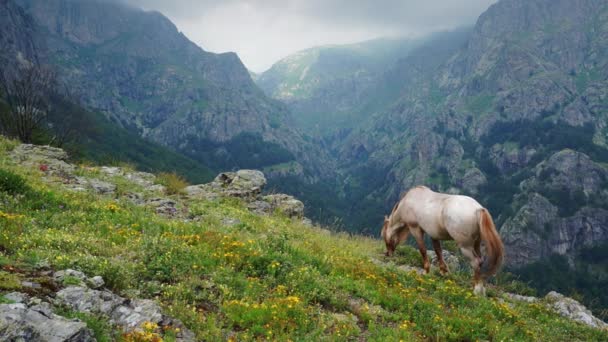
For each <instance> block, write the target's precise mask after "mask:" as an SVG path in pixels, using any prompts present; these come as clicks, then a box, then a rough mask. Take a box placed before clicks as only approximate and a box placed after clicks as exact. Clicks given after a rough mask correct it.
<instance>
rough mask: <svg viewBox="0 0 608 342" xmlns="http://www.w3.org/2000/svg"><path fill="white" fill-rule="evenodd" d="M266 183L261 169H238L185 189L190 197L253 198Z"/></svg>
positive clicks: (210, 198)
mask: <svg viewBox="0 0 608 342" xmlns="http://www.w3.org/2000/svg"><path fill="white" fill-rule="evenodd" d="M264 185H266V177H264V174H263V173H262V172H261V171H257V170H239V171H237V172H223V173H220V174H219V175H218V176H217V177H215V179H214V180H213V182H211V183H208V184H199V185H191V186H188V187H186V189H185V191H186V193H187V194H188V195H189V196H190V197H194V198H203V199H208V200H212V199H215V198H218V197H220V196H225V197H239V198H245V199H247V198H255V197H256V196H257V195H259V194H260V193H261V192H262V188H263V187H264Z"/></svg>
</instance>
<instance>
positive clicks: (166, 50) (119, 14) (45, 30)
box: [19, 0, 323, 175]
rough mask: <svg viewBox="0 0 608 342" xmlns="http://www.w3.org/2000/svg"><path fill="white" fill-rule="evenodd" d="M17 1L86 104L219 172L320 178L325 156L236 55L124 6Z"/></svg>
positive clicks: (155, 15)
mask: <svg viewBox="0 0 608 342" xmlns="http://www.w3.org/2000/svg"><path fill="white" fill-rule="evenodd" d="M19 3H20V4H21V5H22V6H23V8H24V9H25V10H26V12H27V13H28V14H29V15H31V16H32V17H33V19H34V21H35V22H36V23H37V24H38V25H39V26H40V28H41V29H40V32H41V37H40V39H41V40H42V41H44V43H45V45H46V48H47V54H46V57H47V59H48V60H49V61H50V62H51V63H52V64H53V65H55V66H56V68H57V69H58V74H59V76H60V78H61V80H62V81H63V82H65V83H66V84H69V85H70V88H71V91H72V92H73V93H75V94H76V95H77V96H79V97H80V98H81V99H82V101H83V103H84V105H85V106H86V107H87V108H93V109H96V110H99V111H101V112H103V113H105V115H106V116H107V117H109V118H110V119H112V120H113V121H114V122H115V123H117V124H119V125H120V126H122V127H123V128H126V129H127V130H130V131H132V132H137V133H138V134H139V135H141V136H142V137H145V138H148V139H151V140H153V141H155V142H158V143H161V144H163V145H165V146H169V147H171V148H173V149H175V150H177V151H179V152H181V153H183V154H185V155H187V156H189V157H191V158H194V159H196V160H198V161H200V162H202V163H204V164H206V165H208V166H209V167H211V168H213V169H215V170H224V169H230V168H233V167H258V168H261V167H264V166H272V165H274V164H281V163H285V162H292V161H297V162H300V163H302V164H303V165H304V167H305V168H306V170H307V171H308V172H309V173H311V174H313V175H318V174H319V173H321V170H320V169H319V168H318V167H317V163H316V161H317V160H318V159H319V158H318V156H319V155H322V154H323V153H322V152H318V151H315V152H314V154H315V156H316V157H315V158H312V157H311V156H310V154H311V153H313V152H311V151H309V150H308V149H313V150H314V148H313V147H312V146H311V145H310V144H307V143H306V142H305V141H303V140H302V139H301V138H300V135H299V133H298V132H297V131H295V130H294V129H292V128H291V127H290V125H288V121H287V116H286V113H287V110H286V109H285V108H284V107H283V106H282V105H281V104H279V103H277V102H275V101H273V100H271V99H268V98H267V97H265V96H264V94H263V93H262V92H261V91H260V90H259V89H258V88H257V87H256V86H255V84H254V83H253V81H252V80H251V78H250V76H249V73H248V71H247V70H246V68H245V67H244V66H243V64H242V63H241V61H240V60H239V58H238V57H237V56H236V54H234V53H225V54H214V53H210V52H206V51H204V50H202V49H201V48H199V47H198V46H196V45H195V44H194V43H192V42H191V41H189V40H188V39H187V38H186V37H185V36H184V35H183V34H182V33H180V32H179V31H178V30H177V28H176V27H175V25H173V23H171V22H170V21H169V20H168V19H167V18H166V17H164V16H163V15H161V14H160V13H156V12H144V11H142V10H138V9H134V8H130V7H127V6H125V5H121V4H119V3H118V2H107V1H77V0H67V1H66V0H52V1H39V0H19ZM243 146H244V147H243Z"/></svg>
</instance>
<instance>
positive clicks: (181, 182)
mask: <svg viewBox="0 0 608 342" xmlns="http://www.w3.org/2000/svg"><path fill="white" fill-rule="evenodd" d="M156 182H157V183H158V184H161V185H164V186H165V188H166V191H167V194H169V195H175V194H181V193H184V188H186V187H187V186H188V182H186V180H185V179H184V178H183V177H182V176H180V175H178V174H176V173H174V172H172V173H168V172H163V173H160V174H158V175H157V176H156Z"/></svg>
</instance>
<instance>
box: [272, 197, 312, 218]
mask: <svg viewBox="0 0 608 342" xmlns="http://www.w3.org/2000/svg"><path fill="white" fill-rule="evenodd" d="M262 199H263V200H264V201H266V202H268V203H269V204H270V206H271V210H279V211H281V212H282V213H284V214H285V215H287V216H288V217H298V218H301V217H304V203H302V201H300V200H298V199H296V198H295V197H293V196H290V195H285V194H274V195H267V196H264V197H262Z"/></svg>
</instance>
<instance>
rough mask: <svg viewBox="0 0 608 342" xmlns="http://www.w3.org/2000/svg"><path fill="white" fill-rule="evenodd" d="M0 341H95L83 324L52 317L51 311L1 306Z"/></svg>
mask: <svg viewBox="0 0 608 342" xmlns="http://www.w3.org/2000/svg"><path fill="white" fill-rule="evenodd" d="M0 341H28V342H30V341H31V342H90V341H95V338H94V337H93V333H92V332H91V331H90V330H89V329H88V328H87V326H86V324H85V323H83V322H80V321H78V320H67V319H65V318H63V317H61V316H58V315H55V314H53V313H52V312H51V311H50V307H47V306H44V307H36V308H27V307H26V306H25V305H24V304H0Z"/></svg>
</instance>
